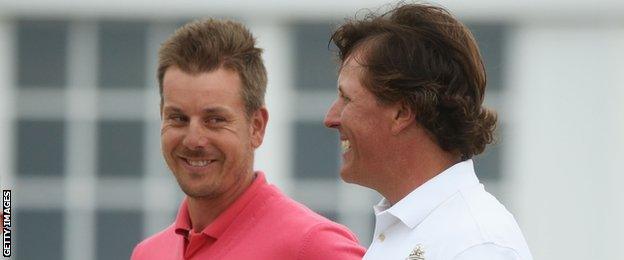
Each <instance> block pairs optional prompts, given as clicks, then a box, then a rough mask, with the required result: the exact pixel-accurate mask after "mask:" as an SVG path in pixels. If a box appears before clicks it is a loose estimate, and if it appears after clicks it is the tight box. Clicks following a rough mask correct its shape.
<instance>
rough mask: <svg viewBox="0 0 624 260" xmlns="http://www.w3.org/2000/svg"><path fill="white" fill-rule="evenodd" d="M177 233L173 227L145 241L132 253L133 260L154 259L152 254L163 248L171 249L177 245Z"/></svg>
mask: <svg viewBox="0 0 624 260" xmlns="http://www.w3.org/2000/svg"><path fill="white" fill-rule="evenodd" d="M174 241H175V232H174V227H173V225H171V226H169V227H167V228H166V229H164V230H162V231H160V232H158V233H156V234H154V235H152V236H150V237H148V238H146V239H144V240H143V241H141V242H140V243H139V244H138V245H136V246H135V247H134V250H133V251H132V257H131V259H132V260H142V259H153V257H152V254H154V253H155V252H158V251H160V250H162V248H171V247H172V246H173V245H175V243H173V242H174Z"/></svg>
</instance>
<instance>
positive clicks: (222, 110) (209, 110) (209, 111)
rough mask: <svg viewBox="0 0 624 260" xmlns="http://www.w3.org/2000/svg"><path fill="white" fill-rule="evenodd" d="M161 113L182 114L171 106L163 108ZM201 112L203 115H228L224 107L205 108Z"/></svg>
mask: <svg viewBox="0 0 624 260" xmlns="http://www.w3.org/2000/svg"><path fill="white" fill-rule="evenodd" d="M163 111H164V112H167V113H184V112H183V111H182V109H180V108H178V107H175V106H171V105H168V106H165V108H164V109H163ZM202 112H203V113H204V114H225V113H229V110H228V109H226V108H224V107H207V108H204V109H202Z"/></svg>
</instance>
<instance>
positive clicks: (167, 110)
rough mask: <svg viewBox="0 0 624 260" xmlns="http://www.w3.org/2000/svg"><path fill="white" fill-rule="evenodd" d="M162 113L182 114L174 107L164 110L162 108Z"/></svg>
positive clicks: (180, 110)
mask: <svg viewBox="0 0 624 260" xmlns="http://www.w3.org/2000/svg"><path fill="white" fill-rule="evenodd" d="M163 112H167V113H182V109H180V108H177V107H174V106H165V108H163Z"/></svg>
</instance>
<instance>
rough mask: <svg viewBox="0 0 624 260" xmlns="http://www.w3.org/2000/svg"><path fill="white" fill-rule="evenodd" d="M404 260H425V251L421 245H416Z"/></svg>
mask: <svg viewBox="0 0 624 260" xmlns="http://www.w3.org/2000/svg"><path fill="white" fill-rule="evenodd" d="M405 260H425V250H424V249H423V246H422V245H421V244H418V245H416V247H414V249H413V250H412V252H411V253H410V255H409V256H408V257H407V258H405Z"/></svg>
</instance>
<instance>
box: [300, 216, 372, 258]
mask: <svg viewBox="0 0 624 260" xmlns="http://www.w3.org/2000/svg"><path fill="white" fill-rule="evenodd" d="M365 251H366V250H365V249H364V248H363V247H362V246H360V245H359V243H358V240H357V238H356V237H355V235H353V234H352V233H351V232H350V231H349V230H348V229H347V228H345V227H343V226H341V225H338V224H336V223H333V222H331V221H329V220H328V221H327V222H325V223H319V224H317V225H315V226H313V227H312V228H310V229H309V230H308V232H307V233H306V234H305V235H304V237H303V240H302V243H301V246H300V251H299V252H298V254H297V259H319V260H320V259H362V256H364V253H365Z"/></svg>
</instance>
